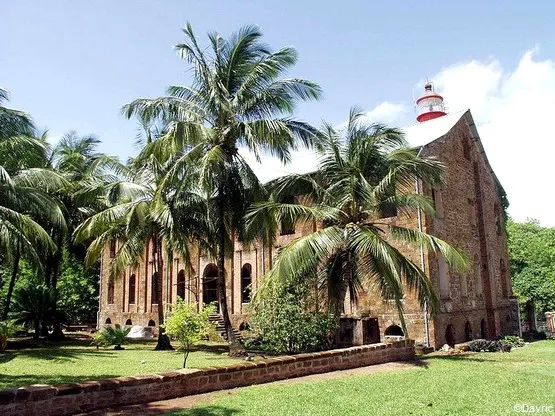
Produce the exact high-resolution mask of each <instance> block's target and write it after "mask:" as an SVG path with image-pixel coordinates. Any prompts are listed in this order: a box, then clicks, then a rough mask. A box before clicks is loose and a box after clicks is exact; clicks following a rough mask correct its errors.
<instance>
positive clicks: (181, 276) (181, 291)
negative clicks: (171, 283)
mask: <svg viewBox="0 0 555 416" xmlns="http://www.w3.org/2000/svg"><path fill="white" fill-rule="evenodd" d="M177 297H179V298H181V299H185V270H180V271H179V273H177Z"/></svg>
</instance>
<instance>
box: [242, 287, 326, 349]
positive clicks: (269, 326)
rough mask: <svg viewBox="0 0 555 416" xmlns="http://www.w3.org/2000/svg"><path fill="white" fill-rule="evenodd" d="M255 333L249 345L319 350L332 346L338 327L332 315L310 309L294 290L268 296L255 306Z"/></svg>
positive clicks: (268, 347) (267, 347)
mask: <svg viewBox="0 0 555 416" xmlns="http://www.w3.org/2000/svg"><path fill="white" fill-rule="evenodd" d="M252 319H253V326H254V329H253V331H252V332H253V333H254V334H255V336H254V337H253V339H251V340H250V341H249V342H248V343H247V346H248V347H252V346H257V345H259V346H260V347H261V348H263V349H266V350H271V351H275V352H279V353H299V352H308V351H318V350H322V349H325V348H329V346H330V334H332V333H333V331H334V328H335V320H334V319H333V316H332V315H329V314H327V313H322V312H313V311H306V310H305V309H304V308H303V306H302V302H301V300H300V299H299V298H298V297H297V296H296V295H294V294H292V293H284V294H281V295H276V296H275V298H273V299H264V301H262V302H261V303H260V304H259V305H257V307H256V308H255V309H254V310H253V318H252Z"/></svg>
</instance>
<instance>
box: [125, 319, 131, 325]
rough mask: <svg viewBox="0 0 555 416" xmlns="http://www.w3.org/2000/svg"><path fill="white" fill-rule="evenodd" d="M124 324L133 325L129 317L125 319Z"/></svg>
mask: <svg viewBox="0 0 555 416" xmlns="http://www.w3.org/2000/svg"><path fill="white" fill-rule="evenodd" d="M125 325H127V326H131V325H133V322H132V321H131V319H128V320H127V321H125Z"/></svg>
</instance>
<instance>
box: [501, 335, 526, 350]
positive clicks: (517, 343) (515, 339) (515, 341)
mask: <svg viewBox="0 0 555 416" xmlns="http://www.w3.org/2000/svg"><path fill="white" fill-rule="evenodd" d="M501 341H502V342H505V343H507V344H509V345H510V346H511V347H512V348H519V347H524V345H526V343H525V342H524V340H523V339H522V338H520V337H519V336H516V335H506V336H505V337H504V338H502V339H501Z"/></svg>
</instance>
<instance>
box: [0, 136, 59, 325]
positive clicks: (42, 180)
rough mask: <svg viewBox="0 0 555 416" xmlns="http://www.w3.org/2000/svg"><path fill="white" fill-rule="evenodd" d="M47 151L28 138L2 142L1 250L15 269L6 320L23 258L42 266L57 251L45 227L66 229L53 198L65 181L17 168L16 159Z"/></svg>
mask: <svg viewBox="0 0 555 416" xmlns="http://www.w3.org/2000/svg"><path fill="white" fill-rule="evenodd" d="M44 150H45V147H44V143H43V142H41V141H40V140H37V139H34V138H29V137H25V136H14V137H11V138H10V139H9V140H2V141H0V155H1V156H2V157H1V158H0V248H1V249H2V252H3V253H4V256H3V257H4V259H5V260H7V261H9V262H10V263H11V264H12V265H13V270H12V275H11V279H10V283H9V286H8V293H7V299H6V302H5V304H4V312H3V314H4V318H5V317H6V316H7V313H8V311H9V307H10V299H11V296H12V292H13V288H14V285H15V279H16V277H17V274H18V268H19V262H20V260H21V258H22V257H26V258H28V259H29V260H31V262H33V263H34V264H35V265H38V266H40V265H41V264H42V261H41V260H42V258H43V257H44V256H45V255H48V254H49V253H52V252H53V251H55V250H56V246H55V244H54V242H53V241H52V239H51V238H50V235H49V233H48V232H47V231H46V230H45V227H46V228H48V229H50V228H61V229H64V228H65V220H64V216H63V211H62V208H61V207H60V204H59V203H58V201H57V200H56V199H55V198H53V197H52V196H51V195H50V193H52V192H54V191H56V190H58V189H60V188H62V187H64V186H65V185H66V182H65V181H64V179H63V178H62V177H60V176H59V175H58V174H56V173H55V172H53V171H51V170H49V169H44V168H36V167H34V168H24V169H19V168H17V166H16V165H17V162H16V159H20V158H25V155H27V154H29V153H31V154H38V153H39V152H44ZM4 165H5V166H7V167H9V168H5V167H4ZM8 169H9V170H8Z"/></svg>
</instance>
